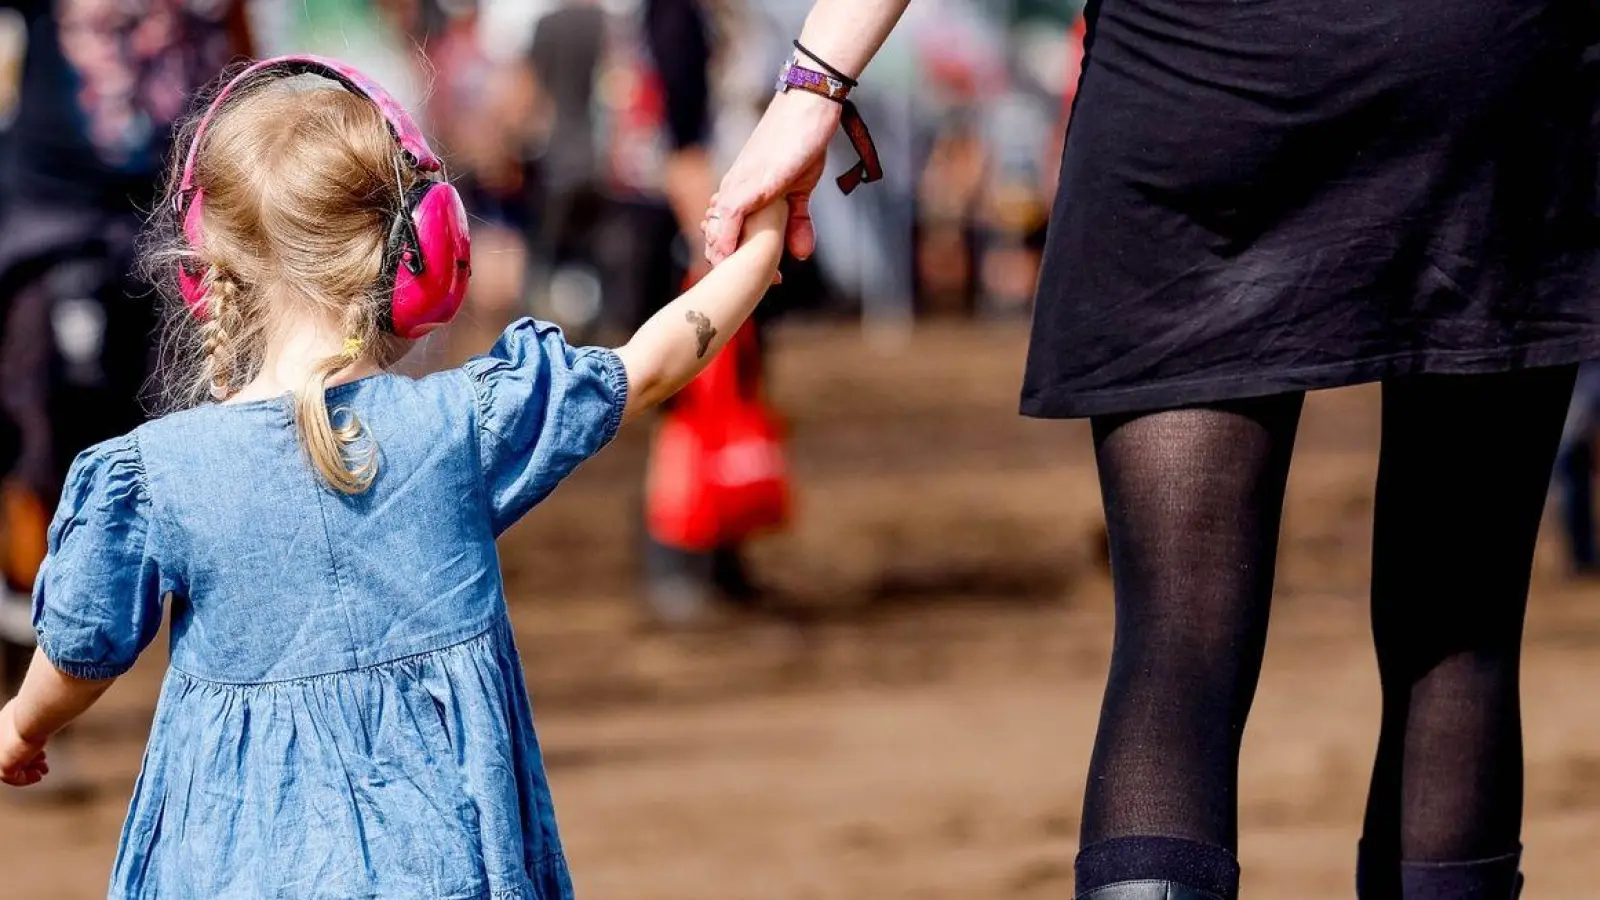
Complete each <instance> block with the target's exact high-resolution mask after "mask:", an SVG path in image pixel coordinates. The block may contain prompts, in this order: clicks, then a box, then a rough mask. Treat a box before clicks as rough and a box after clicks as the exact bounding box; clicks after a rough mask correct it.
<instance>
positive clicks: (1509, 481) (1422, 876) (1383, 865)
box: [1359, 368, 1574, 900]
mask: <svg viewBox="0 0 1600 900" xmlns="http://www.w3.org/2000/svg"><path fill="white" fill-rule="evenodd" d="M1573 374H1574V370H1573V369H1572V368H1554V369H1536V370H1532V371H1526V372H1517V373H1508V374H1502V375H1484V376H1456V377H1444V376H1431V377H1420V378H1408V379H1403V380H1396V381H1393V382H1391V383H1387V384H1385V385H1384V394H1383V449H1382V451H1381V454H1380V459H1379V463H1378V488H1377V504H1376V521H1375V524H1374V533H1373V553H1372V632H1373V640H1374V643H1375V645H1376V648H1377V654H1378V669H1379V673H1380V676H1381V679H1382V684H1383V729H1382V733H1381V736H1380V738H1379V742H1378V754H1377V761H1376V764H1375V766H1374V768H1373V776H1372V788H1371V793H1370V795H1369V798H1368V802H1367V816H1366V826H1365V830H1364V834H1363V838H1362V852H1361V865H1360V876H1359V880H1360V891H1359V893H1360V894H1361V896H1362V897H1363V898H1364V900H1391V898H1400V897H1404V898H1406V900H1436V898H1437V900H1445V898H1448V900H1473V898H1494V900H1509V898H1511V897H1512V896H1514V893H1513V892H1514V884H1515V882H1516V879H1517V874H1516V866H1517V863H1516V854H1517V853H1518V852H1519V851H1520V849H1521V848H1520V840H1521V828H1522V722H1521V707H1520V703H1519V697H1518V689H1519V688H1518V666H1519V662H1520V659H1519V654H1520V650H1521V645H1522V621H1523V613H1524V610H1525V609H1526V606H1527V599H1528V579H1529V575H1530V572H1531V570H1532V566H1533V551H1534V543H1535V540H1536V538H1537V536H1538V533H1539V520H1540V517H1541V514H1542V512H1543V508H1544V502H1545V497H1546V492H1547V489H1548V486H1549V478H1550V470H1551V464H1552V462H1553V460H1554V458H1555V453H1556V445H1557V442H1558V441H1559V439H1560V437H1561V430H1562V422H1563V419H1564V418H1565V416H1566V412H1567V403H1568V399H1569V397H1570V395H1571V392H1572V384H1573ZM1441 864H1443V865H1441Z"/></svg>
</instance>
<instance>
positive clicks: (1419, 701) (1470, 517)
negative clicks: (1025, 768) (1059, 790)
mask: <svg viewBox="0 0 1600 900" xmlns="http://www.w3.org/2000/svg"><path fill="white" fill-rule="evenodd" d="M1572 382H1573V370H1571V369H1570V368H1556V369H1540V370H1532V371H1526V372H1520V373H1512V374H1504V375H1486V376H1453V377H1419V378H1408V379H1400V380H1395V381H1393V382H1390V383H1386V384H1385V385H1384V386H1383V446H1382V451H1381V453H1380V458H1379V465H1378V485H1377V500H1376V513H1375V514H1376V522H1375V529H1374V538H1373V544H1374V546H1373V565H1372V627H1373V638H1374V642H1375V644H1376V647H1377V655H1378V666H1379V671H1380V675H1381V679H1382V685H1383V729H1382V734H1381V737H1380V740H1379V746H1378V754H1377V762H1376V765H1375V767H1374V773H1373V777H1372V785H1371V792H1370V794H1369V797H1368V803H1367V816H1366V825H1365V837H1364V839H1363V843H1364V854H1365V855H1366V856H1367V857H1368V858H1369V865H1370V861H1371V860H1372V859H1376V860H1381V861H1384V862H1385V863H1388V862H1393V863H1396V864H1397V863H1398V861H1399V860H1402V859H1404V860H1428V861H1456V860H1472V859H1479V858H1483V857H1489V856H1494V855H1496V854H1503V853H1508V852H1513V851H1515V850H1516V849H1517V846H1518V841H1519V834H1520V830H1521V817H1522V739H1521V721H1520V710H1519V705H1518V675H1517V670H1518V662H1519V647H1520V643H1521V635H1522V621H1523V612H1524V609H1525V607H1526V602H1527V590H1528V578H1529V572H1530V568H1531V565H1532V559H1533V549H1534V541H1535V537H1536V536H1537V533H1538V529H1539V520H1540V517H1541V512H1542V508H1543V503H1544V498H1545V493H1546V490H1547V486H1548V483H1549V477H1550V470H1551V465H1552V462H1553V459H1554V456H1555V451H1556V443H1557V439H1558V438H1559V436H1560V433H1561V427H1562V422H1563V419H1564V417H1565V413H1566V408H1567V402H1568V398H1569V396H1570V393H1571V388H1572ZM1301 405H1302V396H1301V395H1299V394H1293V395H1282V396H1276V397H1268V398H1263V399H1253V400H1243V401H1234V402H1228V403H1221V404H1216V405H1210V406H1206V407H1203V408H1194V409H1180V410H1173V411H1169V412H1160V413H1153V414H1145V415H1135V416H1121V417H1105V418H1100V419H1096V420H1095V421H1094V438H1095V450H1096V457H1097V460H1098V463H1099V467H1100V478H1101V487H1102V491H1103V494H1104V501H1105V510H1106V519H1107V525H1108V529H1109V534H1110V540H1111V566H1112V573H1113V578H1114V581H1115V587H1116V601H1117V616H1116V644H1115V649H1114V652H1113V654H1112V661H1111V674H1110V678H1109V681H1108V683H1107V686H1106V695H1105V703H1104V706H1103V708H1102V712H1101V718H1100V730H1099V734H1098V736H1097V738H1096V741H1095V748H1094V758H1093V762H1092V763H1091V767H1090V771H1089V782H1088V791H1087V794H1086V796H1085V799H1084V815H1083V834H1082V843H1083V845H1084V846H1088V845H1091V844H1094V843H1096V842H1099V841H1103V840H1106V839H1108V838H1120V837H1136V836H1152V835H1155V836H1164V837H1175V838H1186V839H1189V840H1192V841H1197V842H1201V843H1204V844H1209V845H1213V846H1217V847H1222V848H1226V849H1227V850H1230V851H1231V850H1233V849H1234V848H1235V847H1236V845H1237V837H1238V812H1237V794H1238V771H1239V746H1240V739H1241V737H1242V736H1243V733H1244V725H1245V719H1246V717H1247V715H1248V714H1249V711H1250V703H1251V699H1252V697H1253V696H1254V693H1255V688H1256V681H1257V678H1258V676H1259V674H1260V669H1261V658H1262V652H1263V650H1264V648H1265V643H1266V633H1267V616H1268V610H1269V607H1270V598H1271V594H1272V580H1273V568H1274V563H1275V560H1276V556H1277V549H1278V526H1279V521H1280V517H1281V512H1282V507H1283V492H1284V484H1285V481H1286V480H1287V477H1288V472H1289V457H1290V453H1291V450H1292V448H1293V445H1294V437H1295V431H1296V428H1297V426H1298V424H1299V419H1300V408H1301ZM1396 877H1397V876H1396ZM1385 880H1387V879H1386V877H1384V876H1382V875H1381V873H1380V876H1379V881H1385ZM1377 894H1378V891H1377V890H1376V889H1375V890H1374V891H1373V895H1375V896H1376V895H1377Z"/></svg>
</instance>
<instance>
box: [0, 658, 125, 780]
mask: <svg viewBox="0 0 1600 900" xmlns="http://www.w3.org/2000/svg"><path fill="white" fill-rule="evenodd" d="M115 681H116V679H115V678H108V679H105V680H103V681H84V680H83V679H80V678H73V677H72V676H70V675H66V674H63V673H62V672H61V671H59V670H58V669H56V667H55V666H54V665H52V664H51V663H50V660H48V659H46V658H45V655H44V652H43V651H39V652H36V653H34V655H33V663H32V664H31V665H29V666H28V676H27V677H26V678H24V679H23V681H22V689H21V690H20V691H18V692H17V696H16V698H15V699H13V700H12V701H11V702H10V703H7V704H6V705H5V707H4V708H0V782H4V783H6V784H9V785H14V786H16V787H26V786H27V785H30V784H36V783H38V781H39V780H40V779H41V778H43V777H44V776H45V775H47V774H49V772H50V766H49V764H48V763H46V761H45V754H44V745H45V742H47V741H48V740H50V737H51V736H52V735H54V734H55V733H56V732H58V731H60V730H61V729H62V728H64V727H66V725H67V724H68V723H69V722H71V721H72V720H73V719H76V718H77V717H78V716H81V715H83V714H84V712H85V711H87V710H88V709H89V707H91V706H93V705H94V702H95V701H96V700H99V699H100V696H101V695H102V694H104V693H105V692H106V689H107V688H109V687H111V685H112V683H114V682H115Z"/></svg>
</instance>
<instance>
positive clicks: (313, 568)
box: [33, 320, 627, 900]
mask: <svg viewBox="0 0 1600 900" xmlns="http://www.w3.org/2000/svg"><path fill="white" fill-rule="evenodd" d="M626 399H627V380H626V375H625V374H624V371H623V368H622V363H621V360H619V359H618V357H617V356H616V354H614V353H612V352H610V351H608V350H601V349H596V348H584V349H575V348H572V347H569V346H568V345H567V343H566V342H565V340H564V339H563V337H562V335H561V332H560V331H559V330H557V329H556V328H554V327H553V326H548V325H542V324H539V323H535V322H531V321H526V320H525V321H522V322H519V323H517V324H514V325H513V326H511V327H510V328H509V329H508V330H507V331H506V333H505V334H504V335H503V336H502V338H501V340H500V341H499V342H498V343H497V344H496V346H495V348H494V349H493V351H491V352H490V354H489V355H487V356H485V357H481V358H478V359H474V360H473V361H471V362H469V363H468V364H467V365H466V366H464V367H463V368H461V369H455V370H451V371H448V372H444V373H441V374H438V375H434V376H431V377H428V378H423V379H420V380H413V379H409V378H403V377H400V376H396V375H379V376H375V377H371V378H367V379H364V380H360V381H356V382H352V383H350V384H345V385H341V386H339V387H335V388H333V389H331V390H330V391H329V392H328V400H329V405H330V406H331V407H333V408H335V409H341V408H343V409H348V410H350V411H352V412H354V413H355V414H357V415H359V416H360V418H361V421H362V422H363V423H364V424H365V426H366V428H367V430H368V433H369V434H370V435H371V436H372V438H373V439H374V440H375V441H376V444H377V447H378V453H379V465H380V470H379V474H378V477H377V480H376V482H375V483H374V484H373V486H372V487H371V489H370V490H368V491H367V492H366V493H365V494H362V495H359V496H353V497H350V496H344V495H342V494H339V493H337V492H335V491H333V490H332V489H330V488H328V487H327V486H325V485H324V484H323V483H322V482H321V481H320V479H319V478H318V476H317V475H316V474H315V472H314V470H313V469H312V467H311V466H310V464H309V463H308V461H307V460H306V457H305V454H304V452H303V451H302V450H301V448H300V447H299V445H298V441H297V437H296V431H295V426H294V420H293V414H292V407H291V404H290V402H289V400H288V398H286V397H285V398H281V399H274V400H265V401H260V402H254V403H240V404H236V405H221V406H205V407H200V408H198V409H193V410H189V411H186V412H183V413H179V414H176V415H173V416H168V417H166V418H164V419H160V420H157V421H154V422H151V423H149V424H147V425H144V426H142V427H141V428H139V429H138V430H136V431H134V432H133V433H132V434H129V435H126V436H124V437H122V438H118V439H116V440H113V441H109V442H107V443H104V444H101V445H99V446H97V447H95V448H93V449H91V450H89V451H87V452H85V453H84V454H83V455H82V456H81V457H79V459H78V460H77V462H76V463H75V464H74V465H73V468H72V470H71V473H70V475H69V477H68V484H67V487H66V492H65V495H64V497H63V498H62V503H61V508H60V510H59V512H58V513H57V517H56V520H55V523H54V525H53V527H52V529H51V534H50V554H49V558H48V560H47V561H46V562H45V565H44V568H43V571H42V572H41V573H40V575H39V581H38V584H37V586H36V588H35V591H34V601H33V602H34V624H35V627H36V629H37V631H38V635H39V646H40V647H41V648H42V649H43V650H44V652H45V654H46V655H47V656H48V657H49V658H50V659H51V660H52V661H53V662H54V663H55V664H56V666H57V667H59V668H60V669H61V670H62V671H63V672H66V673H68V674H71V675H76V676H79V677H83V678H109V677H112V676H116V675H120V674H122V673H123V672H125V671H127V669H128V668H129V667H130V666H131V665H133V662H134V660H135V658H136V657H137V656H138V655H139V653H140V651H142V650H143V649H144V648H145V646H146V645H148V644H149V642H150V641H151V639H152V638H153V637H154V635H155V634H156V631H157V629H158V627H159V623H160V619H161V614H162V604H163V601H164V600H167V601H170V602H171V604H172V647H171V667H170V669H169V670H168V673H167V676H166V681H165V683H164V685H163V688H162V692H161V700H160V704H159V706H158V707H157V710H156V714H155V723H154V726H153V730H152V733H151V736H150V744H149V748H148V749H147V751H146V754H145V760H144V767H143V770H142V772H141V773H140V776H139V781H138V784H137V786H136V787H135V789H134V796H133V802H132V805H131V808H130V810H129V813H128V820H127V823H126V825H125V826H124V828H123V833H122V842H121V846H120V848H119V850H118V854H117V861H116V866H115V870H114V873H113V876H112V884H111V889H110V897H112V898H129V900H131V898H160V900H235V898H237V900H264V898H275V900H321V898H329V900H332V898H338V900H349V898H371V900H378V898H408V900H411V898H415V900H480V898H482V900H490V898H493V900H560V898H569V897H571V896H572V885H571V879H570V877H569V876H568V874H567V868H566V864H565V862H564V860H563V857H562V852H561V842H560V839H559V837H558V835H557V832H556V822H555V815H554V813H553V811H552V808H551V800H550V790H549V786H548V783H547V781H546V778H545V772H544V767H543V764H542V763H541V761H540V755H539V745H538V741H537V739H536V738H535V736H534V729H533V718H532V712H531V710H530V707H529V702H528V696H527V694H526V690H525V686H524V683H523V676H522V671H521V666H520V663H519V661H518V658H517V651H516V648H515V646H514V645H513V643H512V639H511V629H510V625H509V623H508V621H507V615H506V603H505V596H504V592H503V588H502V586H501V579H500V568H499V562H498V559H497V556H496V553H495V537H496V536H497V535H499V534H500V533H501V532H502V531H504V530H505V529H506V528H507V527H509V526H510V525H512V524H513V523H514V522H516V521H517V519H519V518H520V517H521V516H522V515H523V514H525V513H527V512H528V510H530V509H531V508H532V507H533V505H534V504H535V503H538V502H539V501H540V500H541V499H542V498H543V497H545V496H546V495H547V494H549V493H550V491H551V490H552V489H553V488H555V487H556V485H557V484H558V483H559V482H560V481H561V480H562V479H563V478H564V477H565V476H566V475H567V474H568V473H570V472H571V471H572V470H573V469H574V468H576V467H577V465H578V464H579V463H581V462H583V460H584V459H586V458H588V457H589V456H590V455H592V454H594V453H595V452H596V451H597V450H599V449H600V448H601V447H602V446H604V445H605V444H606V443H607V442H608V441H609V440H610V439H611V437H612V436H613V435H614V434H615V433H616V430H617V427H618V425H619V424H620V422H621V418H622V409H623V406H624V404H625V402H626Z"/></svg>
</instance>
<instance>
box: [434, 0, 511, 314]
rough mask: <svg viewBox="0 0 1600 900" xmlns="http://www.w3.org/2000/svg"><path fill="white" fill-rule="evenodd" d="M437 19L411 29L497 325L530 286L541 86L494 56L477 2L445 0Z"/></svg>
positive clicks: (483, 304)
mask: <svg viewBox="0 0 1600 900" xmlns="http://www.w3.org/2000/svg"><path fill="white" fill-rule="evenodd" d="M436 12H437V15H438V19H437V21H432V22H427V23H422V24H420V25H416V26H413V28H414V29H416V30H417V31H418V32H419V33H420V34H422V35H423V37H424V40H425V43H424V44H423V47H424V55H425V57H426V61H427V63H428V64H429V65H430V66H431V68H432V82H433V87H432V90H431V91H430V92H429V94H428V98H427V102H426V104H425V107H424V108H425V111H426V116H427V120H428V124H429V127H430V128H431V130H432V131H433V132H434V133H435V134H437V135H438V136H439V144H440V147H441V148H442V150H443V152H444V155H445V159H446V162H447V163H448V165H449V166H450V175H451V182H452V183H454V184H455V185H456V187H457V189H458V190H460V191H461V194H462V199H463V201H464V202H465V203H466V207H467V209H469V210H471V217H472V231H473V234H472V239H473V246H474V247H475V248H476V250H477V253H476V255H475V258H474V261H473V285H472V297H471V301H470V302H472V304H473V306H474V308H475V309H476V310H478V311H481V312H483V313H485V314H486V317H487V318H489V319H492V320H494V321H493V322H492V323H482V324H486V325H489V326H490V327H498V325H500V324H503V322H504V321H505V320H508V319H509V318H511V317H512V316H513V315H514V314H515V313H517V312H526V310H518V309H517V306H518V305H519V301H520V300H521V299H522V296H523V292H524V284H523V282H524V280H525V276H526V274H527V267H528V264H527V240H526V236H527V235H528V234H529V232H530V229H532V228H533V221H532V216H531V215H530V214H531V212H532V211H531V210H530V208H529V206H530V204H529V191H530V185H529V177H528V174H529V173H528V158H527V149H528V147H529V146H530V145H531V143H532V139H533V134H534V127H535V124H536V123H535V116H534V114H533V112H534V109H535V102H536V101H535V89H534V81H533V78H532V77H531V73H530V72H529V70H528V67H527V66H526V65H521V64H518V62H517V61H501V60H496V59H493V58H491V56H490V54H489V53H488V52H487V51H486V48H485V46H484V42H483V39H482V33H481V27H482V18H481V10H480V6H479V4H478V2H477V0H441V2H440V3H439V4H438V7H437V9H436Z"/></svg>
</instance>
